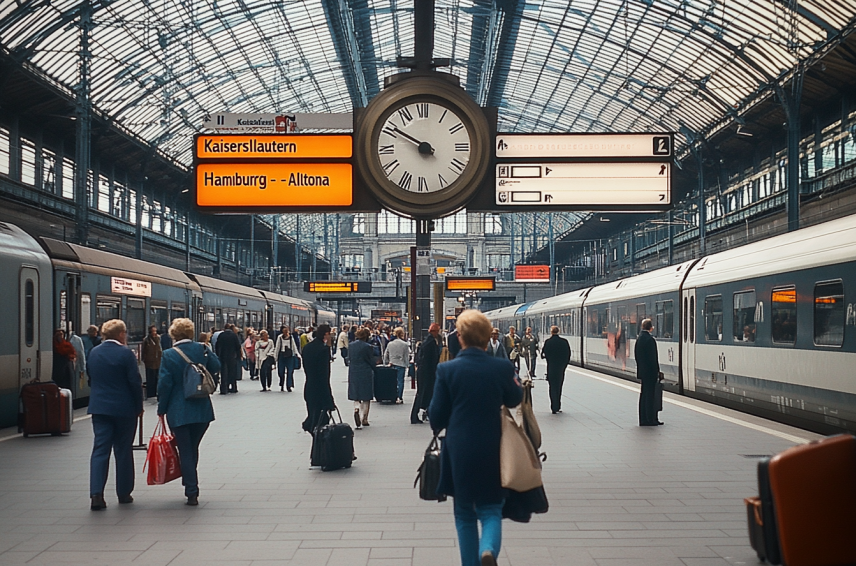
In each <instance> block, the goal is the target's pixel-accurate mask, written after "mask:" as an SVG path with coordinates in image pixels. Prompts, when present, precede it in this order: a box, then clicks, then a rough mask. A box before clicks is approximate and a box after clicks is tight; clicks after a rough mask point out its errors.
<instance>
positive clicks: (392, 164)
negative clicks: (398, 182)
mask: <svg viewBox="0 0 856 566" xmlns="http://www.w3.org/2000/svg"><path fill="white" fill-rule="evenodd" d="M399 165H401V164H400V163H399V162H398V159H393V160H392V161H390V162H389V163H387V164H386V165H384V166H383V170H384V172H385V173H386V176H387V177H389V176H390V175H392V172H393V171H395V170H396V169H398V166H399Z"/></svg>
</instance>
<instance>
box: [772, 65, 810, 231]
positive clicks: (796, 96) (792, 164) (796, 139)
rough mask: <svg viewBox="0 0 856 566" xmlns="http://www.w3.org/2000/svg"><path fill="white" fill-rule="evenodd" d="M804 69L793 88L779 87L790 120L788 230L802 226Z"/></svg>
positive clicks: (792, 85)
mask: <svg viewBox="0 0 856 566" xmlns="http://www.w3.org/2000/svg"><path fill="white" fill-rule="evenodd" d="M803 76H804V71H803V70H802V69H800V70H799V71H798V72H797V73H796V74H795V75H794V78H793V80H792V82H791V88H790V89H785V88H784V87H777V89H776V92H777V93H778V95H779V99H780V100H781V102H782V108H783V109H784V111H785V117H786V118H787V120H788V168H787V176H786V178H785V182H786V183H787V187H788V201H787V202H788V204H787V208H788V231H789V232H790V231H793V230H799V227H800V100H801V99H802V85H803Z"/></svg>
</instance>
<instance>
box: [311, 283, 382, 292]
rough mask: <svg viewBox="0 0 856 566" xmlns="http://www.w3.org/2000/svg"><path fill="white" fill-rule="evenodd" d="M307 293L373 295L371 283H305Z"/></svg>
mask: <svg viewBox="0 0 856 566" xmlns="http://www.w3.org/2000/svg"><path fill="white" fill-rule="evenodd" d="M303 291H304V292H306V293H371V292H372V284H371V281H304V282H303Z"/></svg>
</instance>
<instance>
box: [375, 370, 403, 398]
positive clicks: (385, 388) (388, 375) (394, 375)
mask: <svg viewBox="0 0 856 566" xmlns="http://www.w3.org/2000/svg"><path fill="white" fill-rule="evenodd" d="M374 394H375V400H377V401H378V402H379V403H395V400H396V399H398V368H396V367H395V366H375V368H374Z"/></svg>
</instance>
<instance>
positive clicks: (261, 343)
mask: <svg viewBox="0 0 856 566" xmlns="http://www.w3.org/2000/svg"><path fill="white" fill-rule="evenodd" d="M274 349H275V347H274V342H273V340H270V339H269V338H268V333H267V330H262V331H261V332H259V339H258V340H256V368H258V372H259V381H261V383H262V391H270V384H271V379H272V378H271V371H272V370H273V366H274V363H275V361H276V358H275V357H274Z"/></svg>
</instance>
